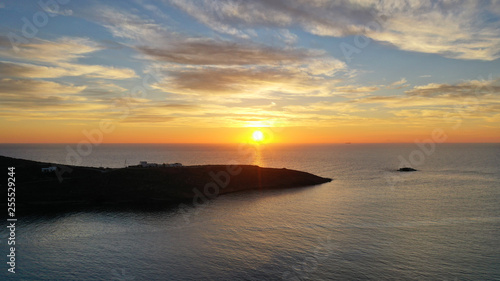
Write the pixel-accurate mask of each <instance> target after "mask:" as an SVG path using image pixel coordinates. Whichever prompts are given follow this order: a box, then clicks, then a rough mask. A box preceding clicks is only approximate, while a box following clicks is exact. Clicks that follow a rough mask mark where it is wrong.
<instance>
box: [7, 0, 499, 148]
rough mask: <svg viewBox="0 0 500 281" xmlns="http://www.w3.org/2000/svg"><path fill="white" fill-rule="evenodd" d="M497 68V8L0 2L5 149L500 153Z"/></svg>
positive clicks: (207, 0) (461, 4)
mask: <svg viewBox="0 0 500 281" xmlns="http://www.w3.org/2000/svg"><path fill="white" fill-rule="evenodd" d="M38 3H46V4H47V5H39V4H38ZM499 58H500V2H499V1H477V2H476V1H422V3H421V4H418V3H417V1H408V3H404V2H403V1H354V0H353V1H326V0H324V1H323V0H315V1H312V0H300V1H299V0H298V1H287V0H254V1H245V0H224V1H216V0H202V1H191V0H164V1H147V0H135V1H68V0H64V1H63V0H59V1H55V0H46V1H44V0H42V1H18V0H16V1H14V0H12V1H1V2H0V126H1V128H2V130H1V134H0V142H2V143H17V142H33V143H41V142H43V143H46V142H49V143H50V142H54V143H56V142H57V143H77V142H79V141H81V140H85V139H86V138H87V135H89V134H92V132H93V133H95V132H97V131H100V132H101V133H102V136H103V137H102V142H105V143H184V142H187V143H231V142H242V141H246V140H248V139H250V137H251V135H252V133H253V131H254V130H256V129H257V128H261V129H262V130H263V132H264V135H265V137H266V138H267V139H268V141H271V139H272V142H278V143H280V142H284V143H344V142H355V143H363V142H382V143H385V142H414V141H415V140H422V139H426V138H429V137H430V136H431V134H432V132H433V130H434V129H442V130H443V131H444V132H445V133H446V135H447V136H448V138H447V141H448V142H500V72H499V71H500V59H499ZM103 122H106V124H107V125H108V126H107V129H108V130H103V128H102V124H103ZM100 123H101V125H100ZM265 128H267V129H265ZM86 132H87V133H86ZM89 132H90V133H89Z"/></svg>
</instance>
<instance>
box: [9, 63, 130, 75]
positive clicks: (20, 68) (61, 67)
mask: <svg viewBox="0 0 500 281" xmlns="http://www.w3.org/2000/svg"><path fill="white" fill-rule="evenodd" d="M0 75H2V76H7V77H22V78H58V77H65V76H86V77H92V78H104V79H128V78H133V77H136V76H137V75H136V74H135V72H134V71H133V70H131V69H126V68H115V67H106V66H100V65H84V64H72V63H58V64H57V66H41V65H34V64H27V63H14V62H6V61H0Z"/></svg>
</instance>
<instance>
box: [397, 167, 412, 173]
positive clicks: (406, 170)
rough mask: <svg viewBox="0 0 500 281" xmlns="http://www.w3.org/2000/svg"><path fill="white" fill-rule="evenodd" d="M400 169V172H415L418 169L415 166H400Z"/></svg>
mask: <svg viewBox="0 0 500 281" xmlns="http://www.w3.org/2000/svg"><path fill="white" fill-rule="evenodd" d="M398 171H400V172H415V171H416V170H415V169H413V168H409V167H404V168H399V170H398Z"/></svg>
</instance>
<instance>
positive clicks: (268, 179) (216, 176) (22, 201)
mask: <svg viewBox="0 0 500 281" xmlns="http://www.w3.org/2000/svg"><path fill="white" fill-rule="evenodd" d="M0 167H2V171H3V173H4V174H5V176H6V175H7V173H8V170H7V167H15V178H16V190H15V192H16V206H17V207H18V210H19V211H21V210H25V211H26V210H35V209H36V210H40V209H41V208H44V207H45V208H53V207H58V206H60V207H64V206H103V205H105V206H116V205H121V206H133V205H150V204H153V203H154V204H168V203H169V202H170V203H175V202H182V201H192V200H193V198H194V199H196V197H197V196H198V197H200V196H202V197H206V198H213V197H215V196H217V195H221V194H225V193H229V192H237V191H242V190H266V189H278V188H290V187H301V186H310V185H316V184H321V183H326V182H330V181H331V179H328V178H322V177H319V176H316V175H313V174H310V173H306V172H301V171H295V170H289V169H275V168H261V167H258V166H252V165H237V166H226V165H203V166H184V167H153V168H151V167H150V168H143V167H139V166H138V167H128V168H118V169H109V168H107V169H104V168H92V167H79V166H66V167H65V168H64V169H68V168H70V169H71V172H61V171H62V167H61V166H58V165H57V164H50V163H42V162H36V161H30V160H22V159H15V158H10V157H4V156H0ZM48 167H57V169H58V170H57V171H49V172H47V171H46V172H42V168H48ZM58 174H59V177H58ZM61 179H62V181H61ZM5 183H6V181H3V182H2V183H0V184H1V186H3V187H4V190H7V187H6V184H5ZM3 204H6V203H3Z"/></svg>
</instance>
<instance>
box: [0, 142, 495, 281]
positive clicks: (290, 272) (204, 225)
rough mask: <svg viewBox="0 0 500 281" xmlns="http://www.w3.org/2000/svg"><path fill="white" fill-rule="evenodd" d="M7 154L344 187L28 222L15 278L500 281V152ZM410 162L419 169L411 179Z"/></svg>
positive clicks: (343, 149)
mask: <svg viewBox="0 0 500 281" xmlns="http://www.w3.org/2000/svg"><path fill="white" fill-rule="evenodd" d="M0 155H4V156H11V157H16V158H23V159H30V160H37V161H43V162H52V163H58V164H63V165H68V164H79V165H83V166H94V167H111V168H119V167H124V166H127V165H136V164H138V163H139V161H148V162H151V163H176V162H178V163H182V164H183V165H203V164H222V165H225V164H254V165H259V166H262V167H275V168H288V169H296V170H301V171H306V172H310V173H313V174H316V175H319V176H322V177H329V178H332V179H333V181H331V182H329V183H325V184H321V185H316V186H308V187H300V188H291V189H283V190H266V191H248V192H238V193H232V194H226V195H222V196H219V197H217V198H215V199H213V200H211V201H208V202H202V203H200V202H198V203H197V204H191V203H189V202H187V203H185V204H179V205H177V204H174V205H170V206H165V207H164V208H163V207H162V208H147V207H145V208H141V209H137V208H126V207H124V208H123V207H122V208H119V209H118V208H117V209H109V208H101V207H98V208H93V209H86V210H78V209H77V210H71V211H66V212H57V213H54V212H44V211H40V212H39V213H36V214H31V215H24V216H21V217H18V221H17V222H16V230H15V233H16V253H15V254H16V264H15V273H11V272H8V268H9V267H10V266H9V265H8V264H7V262H8V257H7V255H9V247H10V246H8V245H7V238H8V237H9V235H10V232H9V229H8V228H7V227H6V226H7V225H8V223H7V222H6V221H4V222H3V223H2V224H3V225H4V226H3V227H1V228H0V229H1V231H0V244H1V245H0V257H1V258H0V261H1V262H0V271H1V273H0V279H1V280H500V144H434V143H426V144H419V145H417V144H329V145H277V144H263V145H252V144H243V145H200V144H101V145H98V146H78V145H76V144H1V145H0ZM407 166H411V167H413V168H415V169H417V170H418V171H416V172H398V171H397V169H398V168H401V167H407ZM4 172H5V173H7V171H4ZM17 188H22V186H18V187H17ZM4 195H5V194H4Z"/></svg>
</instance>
